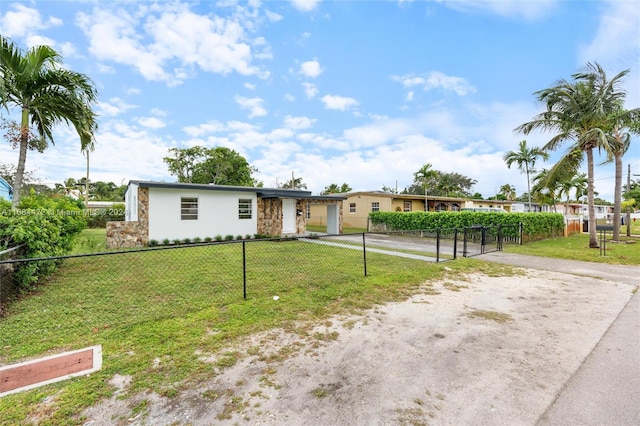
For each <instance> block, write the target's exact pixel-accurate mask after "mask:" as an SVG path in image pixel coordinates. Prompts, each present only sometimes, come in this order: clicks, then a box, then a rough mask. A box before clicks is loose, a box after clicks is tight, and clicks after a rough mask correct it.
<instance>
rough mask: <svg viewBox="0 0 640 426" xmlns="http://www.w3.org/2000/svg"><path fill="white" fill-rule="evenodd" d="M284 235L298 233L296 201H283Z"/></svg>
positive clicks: (287, 199)
mask: <svg viewBox="0 0 640 426" xmlns="http://www.w3.org/2000/svg"><path fill="white" fill-rule="evenodd" d="M282 233H283V234H295V233H296V200H292V199H291V198H283V199H282Z"/></svg>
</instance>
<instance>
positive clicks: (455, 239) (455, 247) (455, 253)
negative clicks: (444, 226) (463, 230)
mask: <svg viewBox="0 0 640 426" xmlns="http://www.w3.org/2000/svg"><path fill="white" fill-rule="evenodd" d="M457 258H458V228H454V229H453V259H454V260H455V259H457Z"/></svg>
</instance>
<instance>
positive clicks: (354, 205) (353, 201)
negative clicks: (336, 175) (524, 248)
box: [306, 191, 512, 229]
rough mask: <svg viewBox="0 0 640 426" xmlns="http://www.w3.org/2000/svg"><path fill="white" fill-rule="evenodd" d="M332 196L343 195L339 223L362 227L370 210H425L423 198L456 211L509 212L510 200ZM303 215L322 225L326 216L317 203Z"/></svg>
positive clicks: (437, 208) (371, 193)
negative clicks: (494, 210)
mask: <svg viewBox="0 0 640 426" xmlns="http://www.w3.org/2000/svg"><path fill="white" fill-rule="evenodd" d="M329 196H330V195H329ZM335 196H336V197H341V198H345V197H346V199H345V200H343V201H342V212H343V226H344V227H346V228H362V229H367V226H368V222H369V213H371V212H376V211H381V212H412V211H425V201H426V204H427V205H428V207H429V208H428V210H429V211H431V212H439V211H458V210H460V209H463V208H487V209H489V208H501V209H503V210H504V211H507V212H509V211H511V203H512V202H511V201H495V200H470V199H466V198H454V197H434V196H427V197H425V196H424V195H411V194H393V193H390V192H383V191H363V192H349V193H344V194H335ZM306 216H307V224H309V225H321V226H324V225H326V216H324V211H323V210H322V209H321V208H319V206H313V205H307V211H306Z"/></svg>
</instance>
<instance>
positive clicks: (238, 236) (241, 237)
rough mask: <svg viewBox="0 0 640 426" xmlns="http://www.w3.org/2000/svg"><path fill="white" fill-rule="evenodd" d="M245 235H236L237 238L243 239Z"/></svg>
mask: <svg viewBox="0 0 640 426" xmlns="http://www.w3.org/2000/svg"><path fill="white" fill-rule="evenodd" d="M243 238H244V237H243V236H242V235H236V240H242V239H243Z"/></svg>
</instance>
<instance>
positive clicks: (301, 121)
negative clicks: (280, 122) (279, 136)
mask: <svg viewBox="0 0 640 426" xmlns="http://www.w3.org/2000/svg"><path fill="white" fill-rule="evenodd" d="M316 121H318V120H317V119H315V118H308V117H292V116H291V115H287V116H286V117H285V118H284V125H285V127H287V128H289V129H296V130H299V129H308V128H309V127H311V126H313V124H314V123H315V122H316Z"/></svg>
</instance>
